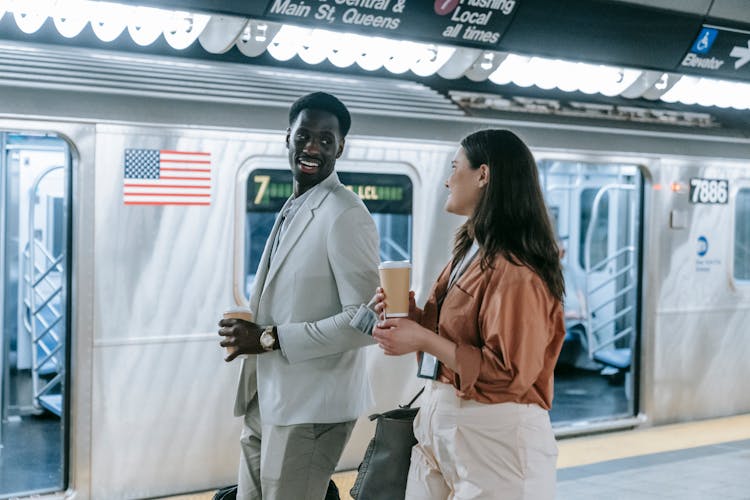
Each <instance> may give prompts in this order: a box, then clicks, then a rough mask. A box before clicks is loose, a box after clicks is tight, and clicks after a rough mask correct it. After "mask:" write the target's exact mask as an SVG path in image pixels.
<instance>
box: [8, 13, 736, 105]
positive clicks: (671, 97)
mask: <svg viewBox="0 0 750 500" xmlns="http://www.w3.org/2000/svg"><path fill="white" fill-rule="evenodd" d="M32 6H33V7H35V8H36V11H35V10H34V9H33V8H32ZM45 6H46V7H45ZM92 6H93V7H92ZM84 7H85V8H84ZM45 8H46V9H47V10H46V11H45V10H44V9H45ZM87 8H88V9H89V10H91V12H89V13H87V14H86V15H84V14H83V12H84V11H86V9H87ZM66 9H67V10H66ZM126 11H127V12H126ZM86 16H88V17H86ZM0 39H8V40H15V41H30V42H38V43H45V44H52V45H55V46H65V45H74V46H82V47H89V48H91V47H94V48H106V49H109V50H119V51H126V52H138V53H145V54H149V53H150V54H159V55H171V56H178V57H186V58H191V59H208V60H218V61H228V62H239V63H245V64H247V63H250V64H260V65H270V66H273V65H277V66H283V67H287V68H294V67H296V68H304V69H316V70H319V71H323V72H335V73H347V72H349V73H363V74H375V75H377V76H389V77H393V76H394V75H396V76H397V77H398V78H403V79H408V80H411V81H420V82H423V83H427V84H428V85H430V86H431V87H433V88H436V89H439V90H441V91H443V92H444V93H446V94H447V93H448V92H451V91H464V92H469V91H477V92H489V93H492V92H497V91H498V89H507V88H508V87H512V88H513V93H514V94H515V95H520V96H542V97H546V96H552V97H555V96H557V95H558V94H560V93H565V92H568V93H570V92H573V93H579V94H580V93H582V94H585V95H586V96H587V97H590V100H592V101H594V102H596V101H600V102H615V101H617V100H618V99H619V100H622V99H625V100H628V99H629V100H639V101H643V100H647V101H651V102H653V101H657V102H659V103H660V104H664V103H665V102H666V103H677V104H680V103H682V104H685V105H687V106H693V105H696V104H697V105H699V106H704V107H706V106H718V107H720V108H730V109H731V108H734V109H737V110H745V109H750V0H297V1H292V0H259V1H246V0H223V1H218V0H119V1H118V2H117V3H111V2H103V1H86V0H37V1H35V2H27V1H23V0H0ZM389 51H390V52H389ZM412 52H413V53H414V54H416V55H413V54H412ZM313 65H314V67H313Z"/></svg>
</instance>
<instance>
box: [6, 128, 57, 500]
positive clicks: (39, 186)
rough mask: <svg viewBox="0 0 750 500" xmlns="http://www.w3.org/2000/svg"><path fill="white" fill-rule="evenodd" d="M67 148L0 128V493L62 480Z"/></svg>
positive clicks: (44, 488)
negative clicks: (0, 404)
mask: <svg viewBox="0 0 750 500" xmlns="http://www.w3.org/2000/svg"><path fill="white" fill-rule="evenodd" d="M69 179H70V152H69V148H68V145H67V143H66V142H65V141H64V140H62V139H60V138H58V137H55V136H51V135H45V134H33V135H32V134H22V133H10V132H2V131H0V232H2V235H3V237H2V244H1V245H0V278H1V282H2V287H0V298H1V300H0V319H2V321H1V322H0V323H1V324H2V330H0V340H1V341H2V342H0V345H1V346H2V356H0V379H1V380H2V384H1V385H0V392H1V394H2V398H1V399H2V418H1V419H0V478H2V480H0V497H3V498H5V497H7V496H10V497H17V496H27V495H34V494H37V493H43V492H53V491H62V490H64V489H65V487H66V478H65V472H64V471H65V470H66V465H65V457H66V454H65V452H64V442H65V426H66V418H67V417H66V411H65V404H64V401H65V392H66V384H67V376H66V374H67V359H66V358H67V354H66V353H67V350H66V345H67V344H68V338H69V327H68V321H67V316H68V314H67V310H68V309H67V297H68V296H69V294H68V289H69V285H68V283H69V280H68V269H67V263H68V253H69V252H68V248H69V236H68V235H69V234H70V228H69V224H68V222H69V220H70V217H69V209H70V197H69V194H68V193H69Z"/></svg>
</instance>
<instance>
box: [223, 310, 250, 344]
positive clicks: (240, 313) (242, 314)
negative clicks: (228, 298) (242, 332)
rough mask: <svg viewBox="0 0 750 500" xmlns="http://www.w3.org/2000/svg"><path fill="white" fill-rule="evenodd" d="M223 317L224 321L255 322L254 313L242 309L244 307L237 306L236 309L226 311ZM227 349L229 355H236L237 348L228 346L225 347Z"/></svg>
mask: <svg viewBox="0 0 750 500" xmlns="http://www.w3.org/2000/svg"><path fill="white" fill-rule="evenodd" d="M223 316H224V319H232V318H234V319H244V320H245V321H252V320H253V312H252V311H251V310H250V309H249V308H247V307H242V306H236V307H231V308H229V309H227V310H226V311H224V314H223ZM225 349H226V350H227V354H232V353H234V351H236V350H237V348H236V347H234V346H227V347H225Z"/></svg>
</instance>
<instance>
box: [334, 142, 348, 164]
mask: <svg viewBox="0 0 750 500" xmlns="http://www.w3.org/2000/svg"><path fill="white" fill-rule="evenodd" d="M344 143H346V139H341V142H339V150H338V151H336V159H337V160H338V159H339V158H340V157H341V155H342V154H343V153H344Z"/></svg>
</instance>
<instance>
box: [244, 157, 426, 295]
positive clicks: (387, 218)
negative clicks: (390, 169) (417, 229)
mask: <svg viewBox="0 0 750 500" xmlns="http://www.w3.org/2000/svg"><path fill="white" fill-rule="evenodd" d="M337 174H338V176H339V180H341V183H342V184H344V185H345V186H346V187H347V188H349V189H351V190H352V191H354V192H355V193H357V194H358V195H359V197H360V198H361V199H362V201H364V203H365V205H366V206H367V209H368V210H369V211H370V213H371V214H372V217H373V219H374V220H375V225H376V226H377V229H378V233H379V235H380V258H381V260H411V233H412V231H411V225H412V192H413V186H412V182H411V179H410V178H409V176H407V175H403V174H395V173H378V174H374V173H366V172H349V171H338V170H337ZM246 192H247V197H246V224H245V262H244V264H245V294H246V296H249V295H250V290H251V289H252V284H253V282H254V281H255V273H256V270H257V269H258V264H259V263H260V257H261V255H262V253H263V248H264V246H265V243H266V240H267V239H268V236H269V235H270V234H271V230H272V229H273V224H274V221H275V220H276V215H277V214H278V212H279V210H281V207H282V206H283V205H284V203H285V202H286V200H287V199H288V198H289V196H290V195H291V194H292V173H291V172H290V171H289V170H288V169H284V170H280V169H266V168H261V169H256V170H253V171H251V172H250V173H249V175H248V178H247V191H246Z"/></svg>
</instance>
